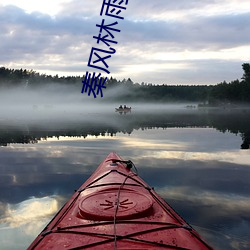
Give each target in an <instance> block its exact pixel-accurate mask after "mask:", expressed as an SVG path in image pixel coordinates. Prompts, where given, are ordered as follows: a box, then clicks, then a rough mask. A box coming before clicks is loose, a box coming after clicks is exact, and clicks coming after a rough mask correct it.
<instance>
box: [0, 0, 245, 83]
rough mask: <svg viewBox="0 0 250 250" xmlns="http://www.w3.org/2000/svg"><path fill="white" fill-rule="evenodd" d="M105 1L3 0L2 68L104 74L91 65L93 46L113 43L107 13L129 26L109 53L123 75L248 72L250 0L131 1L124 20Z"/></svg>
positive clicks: (137, 78) (180, 78)
mask: <svg viewBox="0 0 250 250" xmlns="http://www.w3.org/2000/svg"><path fill="white" fill-rule="evenodd" d="M102 3H103V0H50V1H48V0H43V1H29V0H22V1H20V0H0V67H1V66H4V67H8V68H17V69H19V68H23V69H24V68H25V69H33V70H35V71H37V72H40V73H47V74H52V75H55V74H58V75H59V76H63V75H65V76H66V75H83V74H85V72H86V71H90V72H100V73H104V72H103V71H100V70H98V69H94V68H90V67H88V66H87V63H88V60H89V56H90V51H91V48H92V47H96V48H100V49H106V50H107V49H108V47H107V46H106V45H105V44H104V43H102V42H100V44H97V40H96V39H94V38H93V36H98V34H99V28H98V27H96V24H100V23H101V21H102V19H105V21H106V22H105V24H106V23H107V24H109V23H113V22H115V21H118V24H117V25H116V26H115V28H117V29H120V30H121V32H119V33H118V32H114V33H113V35H114V36H115V38H114V40H113V41H117V42H118V43H117V44H113V43H112V44H111V47H113V48H115V50H116V53H115V54H113V55H112V57H111V58H109V59H108V60H106V63H107V64H108V66H109V71H110V74H109V76H113V77H116V78H117V79H121V80H122V79H123V78H128V77H130V78H131V79H132V80H133V81H134V82H139V83H141V82H148V83H154V84H163V83H165V84H216V83H219V82H221V81H223V80H226V81H231V80H235V79H240V78H241V76H242V74H243V71H242V68H241V65H242V63H244V62H249V61H250V26H249V23H250V2H249V0H241V1H240V4H239V1H238V0H216V1H215V0H202V1H201V0H177V1H174V0H129V2H128V4H127V6H126V7H127V9H126V10H123V11H122V12H121V14H120V15H121V16H124V20H121V19H116V18H110V17H107V16H104V15H103V16H100V11H101V7H102ZM124 6H125V5H124ZM105 34H106V33H105ZM109 39H111V38H110V37H109ZM104 75H105V73H104Z"/></svg>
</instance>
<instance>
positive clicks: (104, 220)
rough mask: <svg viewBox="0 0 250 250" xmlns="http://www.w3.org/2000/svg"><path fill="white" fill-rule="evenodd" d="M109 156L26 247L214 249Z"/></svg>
mask: <svg viewBox="0 0 250 250" xmlns="http://www.w3.org/2000/svg"><path fill="white" fill-rule="evenodd" d="M133 167H134V165H133V163H132V162H131V161H124V160H123V159H122V158H120V157H119V156H118V155H117V154H116V153H110V154H109V155H108V156H107V157H106V159H105V160H104V161H103V162H102V163H101V164H100V165H99V167H98V168H97V169H96V171H95V172H94V173H93V175H92V176H91V177H90V178H89V179H88V180H87V181H86V182H85V183H84V184H83V185H82V186H81V187H80V188H79V189H78V190H77V191H76V192H75V193H74V195H73V196H72V198H71V199H70V200H69V201H68V202H67V203H66V204H65V205H64V206H63V208H62V209H61V210H60V211H59V212H58V213H57V215H56V216H55V217H54V218H53V219H52V220H51V222H50V223H49V224H48V225H47V226H46V227H45V229H44V230H43V231H42V232H41V233H40V234H39V235H38V236H37V238H36V239H35V240H34V242H33V243H32V244H31V245H30V247H29V248H28V250H31V249H101V248H102V249H105V250H106V249H123V250H125V249H127V250H132V249H137V250H138V249H143V250H146V249H150V250H152V249H192V250H198V249H212V248H211V247H210V246H209V245H208V244H207V243H206V242H205V241H204V240H203V239H202V238H201V237H200V235H199V234H198V233H197V232H196V231H195V230H194V229H193V228H192V227H191V226H190V225H189V224H188V223H187V222H185V220H184V219H182V218H181V217H180V216H179V215H178V214H177V213H176V212H175V211H174V210H173V208H171V207H170V205H169V204H167V203H166V202H165V201H164V200H163V199H162V198H160V196H159V195H158V194H157V193H156V192H155V191H154V190H153V189H152V188H151V187H149V186H148V185H147V183H145V182H144V181H143V180H142V179H141V178H140V177H139V176H138V175H137V173H136V172H134V171H132V168H133Z"/></svg>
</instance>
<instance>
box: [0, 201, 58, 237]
mask: <svg viewBox="0 0 250 250" xmlns="http://www.w3.org/2000/svg"><path fill="white" fill-rule="evenodd" d="M58 209H59V208H58V202H57V200H56V199H55V197H43V198H31V199H29V200H26V201H23V202H21V203H19V204H16V205H11V204H8V205H7V207H6V210H5V217H3V218H2V219H0V223H1V224H4V225H5V226H9V227H11V228H16V227H21V226H24V225H25V232H26V234H34V228H37V227H38V226H40V224H44V223H43V222H41V221H42V219H43V218H44V219H45V221H47V219H48V217H51V216H52V215H53V214H55V213H56V212H57V211H58ZM35 231H36V230H35Z"/></svg>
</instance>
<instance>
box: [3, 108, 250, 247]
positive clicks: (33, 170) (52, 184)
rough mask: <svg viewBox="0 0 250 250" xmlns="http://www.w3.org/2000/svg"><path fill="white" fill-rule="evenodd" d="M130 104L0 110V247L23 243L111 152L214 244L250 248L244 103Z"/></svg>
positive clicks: (248, 122)
mask: <svg viewBox="0 0 250 250" xmlns="http://www.w3.org/2000/svg"><path fill="white" fill-rule="evenodd" d="M133 108H134V109H133V110H132V112H131V113H128V114H119V113H116V112H114V111H113V110H114V105H113V106H112V105H108V106H107V107H106V110H105V112H104V111H103V110H104V108H103V107H102V109H103V110H102V111H100V110H99V109H96V110H95V111H91V112H87V111H79V109H73V108H72V107H71V108H69V109H66V110H65V109H63V110H57V109H56V107H50V106H44V107H39V106H38V107H37V106H33V107H30V109H29V110H28V112H23V111H22V112H21V111H20V113H19V112H16V113H15V115H14V116H12V115H11V112H9V113H8V114H5V115H4V116H2V117H1V118H0V144H1V147H0V190H1V191H0V243H1V247H0V248H1V249H3V250H5V249H14V250H15V249H25V248H27V247H28V246H29V244H30V243H31V242H32V241H33V240H34V238H35V237H36V236H37V234H38V233H39V232H40V231H41V230H42V229H43V227H44V226H45V225H46V224H47V223H48V222H49V221H50V220H51V218H52V217H53V216H54V215H55V213H56V212H57V211H58V210H59V209H60V207H61V206H62V205H63V204H64V202H66V200H67V199H68V198H69V197H70V196H71V195H72V194H73V191H74V190H75V189H77V188H78V187H79V186H80V185H81V184H82V183H83V182H84V181H85V180H86V179H87V178H88V177H89V176H90V175H91V173H92V172H93V171H94V170H95V169H96V167H97V166H98V165H99V163H100V162H101V161H102V160H103V159H104V158H105V157H106V156H107V154H109V153H110V152H111V151H115V152H117V153H118V154H119V155H120V156H121V157H122V158H124V159H130V160H132V161H133V162H134V164H135V165H136V167H137V169H138V172H139V175H140V176H141V177H142V178H143V179H144V180H145V181H146V182H147V183H148V184H149V185H150V186H153V187H154V188H155V190H156V191H157V192H158V193H159V194H160V195H161V196H162V197H163V198H164V199H165V200H166V201H167V202H168V203H169V204H170V205H171V206H172V207H174V208H175V210H176V211H177V212H178V213H179V214H180V215H182V217H184V218H185V219H186V220H187V221H188V222H189V223H190V224H191V225H192V226H193V227H194V228H196V230H197V231H198V232H199V233H200V234H201V235H202V236H203V237H204V238H205V239H206V240H207V241H208V243H210V245H212V246H213V247H214V248H215V249H250V150H249V142H250V111H249V110H229V109H221V110H199V109H197V108H192V109H187V108H186V107H185V106H182V105H179V106H170V105H168V106H155V107H154V108H152V107H151V108H149V107H145V106H140V105H137V106H136V105H134V106H133ZM15 110H16V109H15ZM0 111H1V110H0ZM28 114H29V115H28ZM38 114H39V115H38Z"/></svg>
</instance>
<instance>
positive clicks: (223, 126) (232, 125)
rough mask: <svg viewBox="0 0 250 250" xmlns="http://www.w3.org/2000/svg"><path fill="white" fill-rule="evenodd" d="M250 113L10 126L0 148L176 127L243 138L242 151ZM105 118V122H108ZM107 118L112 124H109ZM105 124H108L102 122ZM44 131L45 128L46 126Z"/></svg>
mask: <svg viewBox="0 0 250 250" xmlns="http://www.w3.org/2000/svg"><path fill="white" fill-rule="evenodd" d="M249 113H250V111H239V110H237V112H236V111H233V110H217V111H214V110H213V111H209V110H192V111H183V112H179V113H178V112H171V111H169V112H166V111H163V112H147V113H146V112H144V113H132V114H130V115H129V116H120V115H117V114H112V115H110V117H107V116H106V115H104V116H103V118H102V117H100V118H99V119H98V120H99V122H98V123H97V122H89V123H86V122H84V123H83V122H80V121H79V122H78V123H76V122H74V123H72V124H69V123H67V124H63V123H56V122H55V123H54V124H53V123H52V122H50V123H49V124H46V127H47V128H46V129H41V128H39V126H28V125H27V126H28V131H29V132H27V126H26V128H25V129H24V128H21V127H19V128H18V127H17V128H16V129H13V127H12V128H11V129H10V128H9V127H8V126H7V125H6V126H4V127H3V126H1V127H0V145H1V146H7V145H8V144H10V143H37V142H38V141H39V140H40V139H47V138H52V137H57V138H59V137H60V136H69V137H83V138H86V137H87V136H88V135H93V136H96V137H99V136H107V135H108V136H114V135H116V134H117V133H125V134H131V133H132V132H133V131H134V130H138V129H152V128H163V129H166V128H174V127H179V128H181V127H210V128H215V129H217V130H219V131H221V132H223V133H224V132H226V131H229V132H231V133H234V134H240V135H241V137H242V140H243V143H242V145H241V148H242V149H248V148H249V145H250V130H249V128H250V115H249ZM105 118H106V119H105ZM107 118H108V120H109V121H110V122H107ZM102 119H103V121H106V122H103V123H102V122H100V121H101V120H102ZM43 127H44V125H43Z"/></svg>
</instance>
